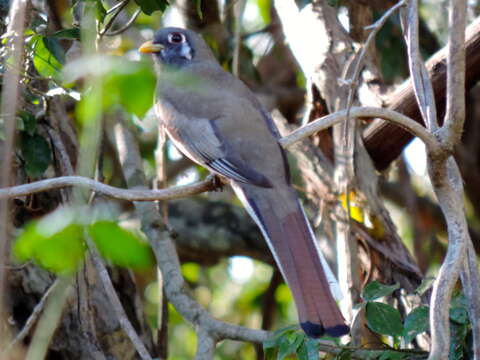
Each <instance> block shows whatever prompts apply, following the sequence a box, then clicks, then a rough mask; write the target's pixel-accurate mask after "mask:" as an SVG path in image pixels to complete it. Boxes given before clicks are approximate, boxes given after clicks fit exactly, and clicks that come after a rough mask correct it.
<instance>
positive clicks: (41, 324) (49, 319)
mask: <svg viewBox="0 0 480 360" xmlns="http://www.w3.org/2000/svg"><path fill="white" fill-rule="evenodd" d="M72 283H73V277H72V276H67V277H59V278H58V284H57V285H56V286H55V288H54V289H53V291H52V293H51V295H50V296H49V297H48V298H47V301H46V304H45V310H44V311H43V315H42V317H40V320H39V321H38V324H37V327H36V328H35V333H34V335H33V338H32V341H31V343H30V346H29V348H28V352H27V355H26V357H25V359H26V360H36V359H44V358H45V356H46V354H47V351H48V345H49V344H50V341H51V340H52V337H53V334H54V333H55V330H56V329H57V326H58V323H59V322H60V319H61V317H62V313H63V311H62V310H63V308H64V306H65V304H66V302H67V299H68V296H69V294H70V290H71V289H72Z"/></svg>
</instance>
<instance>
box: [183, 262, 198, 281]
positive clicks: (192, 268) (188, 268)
mask: <svg viewBox="0 0 480 360" xmlns="http://www.w3.org/2000/svg"><path fill="white" fill-rule="evenodd" d="M182 275H183V277H184V278H185V280H187V281H189V282H192V283H195V282H197V281H198V278H199V276H200V265H198V264H197V263H193V262H188V263H183V264H182Z"/></svg>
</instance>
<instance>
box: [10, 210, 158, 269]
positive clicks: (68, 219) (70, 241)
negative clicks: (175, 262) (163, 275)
mask: <svg viewBox="0 0 480 360" xmlns="http://www.w3.org/2000/svg"><path fill="white" fill-rule="evenodd" d="M87 236H88V237H90V238H91V239H92V241H93V243H94V244H95V245H96V247H97V248H98V250H99V252H100V254H101V255H102V256H103V257H104V258H105V259H107V260H109V261H110V263H112V264H114V265H117V266H124V267H130V268H135V269H145V268H149V267H151V266H153V265H154V264H155V262H154V260H153V255H152V253H151V250H150V247H149V246H148V244H147V243H146V242H145V241H144V239H142V237H141V236H139V235H138V234H136V233H134V232H132V231H129V230H126V229H124V228H122V227H121V226H120V225H119V224H118V223H117V222H114V221H108V220H105V219H95V218H90V216H88V215H87V211H86V209H79V208H77V209H74V208H60V209H57V210H56V211H55V212H53V213H51V214H49V215H48V216H45V217H43V218H42V219H40V220H38V221H34V222H32V223H30V224H28V225H27V226H26V227H25V229H24V230H23V232H22V233H21V234H20V235H19V237H18V238H17V241H16V242H15V245H14V254H15V255H16V257H17V258H18V259H19V260H20V261H27V260H33V261H34V262H35V263H37V264H39V265H41V266H42V267H44V268H46V269H48V270H50V271H53V272H55V273H59V274H69V273H72V272H75V271H76V270H77V269H78V267H79V266H80V265H81V264H82V262H83V258H84V256H85V251H86V249H87V245H86V237H87Z"/></svg>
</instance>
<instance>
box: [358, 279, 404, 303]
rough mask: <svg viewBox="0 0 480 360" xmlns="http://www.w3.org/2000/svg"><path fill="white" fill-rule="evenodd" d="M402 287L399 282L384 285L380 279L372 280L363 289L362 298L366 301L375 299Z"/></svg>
mask: <svg viewBox="0 0 480 360" xmlns="http://www.w3.org/2000/svg"><path fill="white" fill-rule="evenodd" d="M399 287H400V285H399V284H394V285H384V284H382V283H380V282H378V281H372V282H371V283H368V284H367V286H365V288H364V289H363V291H362V298H363V299H364V300H365V301H373V300H376V299H378V298H381V297H384V296H388V295H390V294H391V293H393V292H394V291H395V290H397V289H398V288H399Z"/></svg>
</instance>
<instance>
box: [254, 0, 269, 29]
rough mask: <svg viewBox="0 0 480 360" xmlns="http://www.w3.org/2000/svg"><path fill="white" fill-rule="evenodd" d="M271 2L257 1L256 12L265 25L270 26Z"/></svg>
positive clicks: (267, 0)
mask: <svg viewBox="0 0 480 360" xmlns="http://www.w3.org/2000/svg"><path fill="white" fill-rule="evenodd" d="M271 4H272V1H271V0H257V6H258V12H259V14H260V17H261V18H262V20H263V22H264V23H265V24H270V21H271V19H270V7H271Z"/></svg>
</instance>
